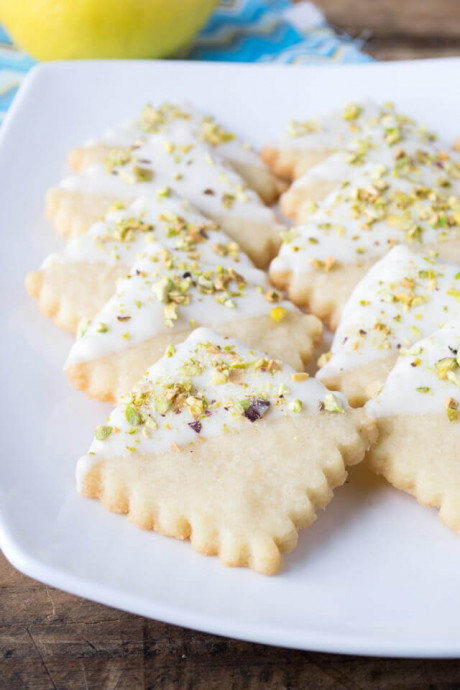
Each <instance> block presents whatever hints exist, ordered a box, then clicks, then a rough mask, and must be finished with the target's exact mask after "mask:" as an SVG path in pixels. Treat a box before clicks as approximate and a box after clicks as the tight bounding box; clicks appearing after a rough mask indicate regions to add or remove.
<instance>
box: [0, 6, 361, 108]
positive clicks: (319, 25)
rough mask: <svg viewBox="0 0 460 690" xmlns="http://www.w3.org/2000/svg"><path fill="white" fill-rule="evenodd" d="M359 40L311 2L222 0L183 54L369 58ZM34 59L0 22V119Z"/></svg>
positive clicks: (297, 60)
mask: <svg viewBox="0 0 460 690" xmlns="http://www.w3.org/2000/svg"><path fill="white" fill-rule="evenodd" d="M360 47H361V46H360V42H359V41H356V40H352V39H350V38H349V37H348V36H345V35H338V34H337V33H336V32H335V31H334V30H333V29H332V28H331V27H330V26H329V24H327V22H326V21H325V19H324V16H323V14H322V13H321V12H320V10H318V8H317V7H316V6H315V5H313V4H312V3H310V2H302V3H296V4H293V3H292V2H291V1H290V0H221V1H220V3H219V6H218V8H217V9H216V10H215V12H214V13H213V14H212V16H211V18H210V19H209V21H208V23H207V25H206V26H205V28H204V29H203V30H202V31H201V33H200V34H199V35H198V36H197V38H196V39H195V42H194V44H193V46H192V47H191V48H190V49H189V50H188V51H187V52H186V53H183V54H181V55H180V56H179V57H181V58H182V59H184V58H185V59H190V60H218V61H226V62H282V63H292V64H297V65H298V64H327V63H330V62H335V63H347V62H348V63H349V62H366V61H369V60H371V58H370V57H369V56H368V55H365V54H363V53H362V52H361V51H360ZM34 64H35V61H34V60H33V59H32V58H30V57H29V56H28V55H26V54H25V53H23V52H22V51H21V50H19V49H18V48H16V47H15V46H14V45H13V44H12V42H11V41H10V39H9V38H8V36H7V34H6V32H5V31H4V30H3V29H2V27H1V26H0V121H1V119H2V118H3V116H4V115H5V113H6V111H7V109H8V107H9V106H10V104H11V102H12V100H13V98H14V95H15V93H16V91H17V89H18V87H19V85H20V83H21V80H22V79H23V77H24V75H25V74H26V73H27V72H28V71H29V69H30V68H31V67H32V66H33V65H34Z"/></svg>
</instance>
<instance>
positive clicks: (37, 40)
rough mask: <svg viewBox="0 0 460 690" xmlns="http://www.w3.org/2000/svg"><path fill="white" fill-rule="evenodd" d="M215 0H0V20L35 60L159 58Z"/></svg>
mask: <svg viewBox="0 0 460 690" xmlns="http://www.w3.org/2000/svg"><path fill="white" fill-rule="evenodd" d="M216 5H217V0H0V21H1V22H2V23H3V24H4V25H5V27H6V29H7V31H8V33H9V34H10V36H11V38H12V39H13V40H14V41H15V42H16V43H17V44H18V45H19V46H21V48H23V49H24V50H25V51H26V52H28V53H29V54H30V55H32V56H33V57H34V58H36V59H37V60H67V59H75V58H159V57H166V56H168V55H173V54H174V53H175V52H176V51H178V50H179V49H180V48H183V47H184V46H186V45H187V44H188V43H189V42H190V41H191V40H192V38H193V37H194V36H195V34H196V33H197V32H198V31H199V30H200V29H201V27H202V26H203V25H204V24H205V22H206V19H207V18H208V16H209V15H210V13H211V12H212V10H213V9H214V7H215V6H216Z"/></svg>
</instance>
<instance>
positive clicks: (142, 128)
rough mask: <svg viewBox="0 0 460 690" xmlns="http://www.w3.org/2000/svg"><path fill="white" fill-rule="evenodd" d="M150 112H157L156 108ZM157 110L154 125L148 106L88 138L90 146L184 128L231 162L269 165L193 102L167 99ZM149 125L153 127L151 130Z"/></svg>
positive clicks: (116, 143)
mask: <svg viewBox="0 0 460 690" xmlns="http://www.w3.org/2000/svg"><path fill="white" fill-rule="evenodd" d="M150 112H154V111H153V109H151V110H150ZM156 112H158V113H159V117H158V123H157V124H155V125H153V126H152V127H149V126H148V124H147V123H146V116H147V117H148V111H147V109H144V110H143V111H142V113H141V115H140V116H139V117H137V118H135V119H134V120H129V121H127V122H124V123H122V124H121V125H120V126H118V127H113V128H111V129H108V130H106V131H105V132H104V133H103V134H102V136H101V138H100V139H91V140H90V141H88V142H87V143H86V147H87V148H91V147H94V146H98V145H100V144H103V145H106V146H110V147H119V148H121V147H130V146H132V145H133V144H135V143H136V142H137V141H140V140H144V141H148V138H149V136H150V135H151V134H152V133H156V132H163V133H165V134H168V135H172V136H174V132H175V130H176V129H177V128H180V129H182V130H184V131H186V132H187V133H188V135H189V137H190V139H197V140H200V141H205V142H207V143H208V144H211V145H212V146H213V148H214V150H215V151H216V153H218V154H219V155H220V156H221V157H222V158H223V159H224V160H227V161H228V162H229V163H237V164H244V165H250V166H254V167H256V168H261V169H265V170H266V169H267V168H266V166H265V164H264V163H263V162H262V161H261V159H260V158H259V156H258V155H257V153H256V152H255V151H254V149H253V148H252V147H251V146H249V145H248V144H246V143H243V142H242V141H241V140H240V139H239V138H238V137H236V136H235V134H233V133H232V132H228V131H226V130H224V129H223V128H222V126H221V124H220V123H218V122H217V120H216V119H215V118H214V117H212V116H211V115H207V114H205V113H202V112H201V111H200V110H198V109H197V108H194V107H193V106H192V105H190V104H189V103H179V104H178V105H173V104H167V103H166V104H163V105H162V106H160V107H159V108H158V109H157V111H156ZM146 124H147V126H146ZM149 129H150V130H151V131H148V130H149Z"/></svg>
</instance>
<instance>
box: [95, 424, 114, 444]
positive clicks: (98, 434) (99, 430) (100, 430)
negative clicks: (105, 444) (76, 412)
mask: <svg viewBox="0 0 460 690" xmlns="http://www.w3.org/2000/svg"><path fill="white" fill-rule="evenodd" d="M112 431H113V427H111V426H97V427H96V431H95V434H94V437H95V438H96V439H97V440H98V441H105V439H106V438H108V437H109V436H110V434H111V433H112Z"/></svg>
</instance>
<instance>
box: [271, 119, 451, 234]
mask: <svg viewBox="0 0 460 690" xmlns="http://www.w3.org/2000/svg"><path fill="white" fill-rule="evenodd" d="M449 148H450V147H449V145H447V144H442V143H441V142H439V141H437V140H436V136H435V135H434V134H432V133H430V132H429V131H428V130H427V129H426V127H423V126H421V125H419V124H418V123H416V122H414V121H413V120H412V119H410V118H408V117H406V116H405V115H400V114H397V113H391V114H385V115H384V116H382V117H381V118H378V119H377V122H376V124H375V126H374V127H372V128H370V129H369V130H368V131H366V132H365V133H363V134H362V136H359V137H357V138H356V139H353V140H352V141H351V142H350V143H349V144H348V145H347V146H346V147H345V148H343V149H341V150H340V151H337V152H336V153H334V154H333V155H331V156H329V157H328V158H326V159H325V160H324V161H322V162H321V163H319V165H315V166H314V167H313V168H311V169H310V170H308V171H307V172H306V173H305V175H302V177H299V178H298V179H297V180H295V182H294V183H293V184H292V186H291V187H290V188H289V189H288V191H287V192H285V193H284V194H283V195H282V197H281V199H280V206H281V210H282V211H283V213H284V214H285V215H287V216H289V217H291V218H294V219H295V220H297V222H305V221H306V220H307V219H308V217H309V215H311V213H312V209H314V208H315V206H316V204H317V202H320V201H322V200H323V199H325V198H326V196H327V195H328V194H329V193H330V192H331V191H333V190H335V189H338V188H339V187H340V185H342V184H343V183H344V182H345V181H347V180H350V179H351V178H352V177H353V175H354V174H355V173H356V171H357V170H358V171H359V170H360V168H362V166H363V165H366V164H368V163H373V164H375V165H383V166H385V168H387V170H388V171H391V173H392V175H393V176H394V178H396V179H405V180H407V181H409V182H412V183H413V184H416V185H419V186H420V185H422V184H424V185H426V186H427V187H436V186H439V181H440V178H441V179H442V180H443V182H446V181H448V182H450V183H451V186H452V191H453V192H455V193H456V194H458V193H459V192H460V157H459V156H458V155H456V154H453V153H452V152H451V151H449Z"/></svg>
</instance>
